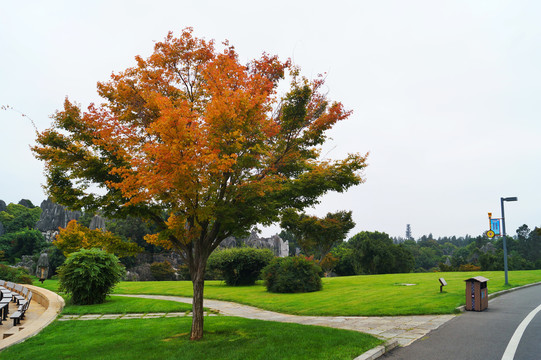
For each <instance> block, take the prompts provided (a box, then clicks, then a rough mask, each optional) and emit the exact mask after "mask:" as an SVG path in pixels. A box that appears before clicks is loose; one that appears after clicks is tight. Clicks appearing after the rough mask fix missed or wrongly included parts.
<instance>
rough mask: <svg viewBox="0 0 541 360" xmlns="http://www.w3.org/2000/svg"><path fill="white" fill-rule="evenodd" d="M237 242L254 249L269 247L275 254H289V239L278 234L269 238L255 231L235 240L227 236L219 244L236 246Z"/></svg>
mask: <svg viewBox="0 0 541 360" xmlns="http://www.w3.org/2000/svg"><path fill="white" fill-rule="evenodd" d="M238 243H244V244H246V246H248V247H252V248H255V249H270V250H271V251H272V252H273V253H274V255H275V256H279V257H286V256H288V255H289V241H287V240H286V241H284V240H282V238H281V237H280V236H278V235H273V236H271V237H270V238H260V237H259V236H258V235H257V233H256V232H255V231H253V232H252V233H251V234H250V236H248V237H247V238H246V239H242V240H240V241H237V240H236V239H235V238H234V237H228V238H226V239H225V240H224V241H222V243H221V244H220V246H221V247H224V248H232V247H236V246H237V244H238Z"/></svg>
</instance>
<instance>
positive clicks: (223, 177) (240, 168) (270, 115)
mask: <svg viewBox="0 0 541 360" xmlns="http://www.w3.org/2000/svg"><path fill="white" fill-rule="evenodd" d="M136 60H137V64H136V66H134V67H132V68H129V69H127V70H125V71H123V72H121V73H119V74H114V75H112V77H111V80H110V81H109V82H104V83H99V84H98V92H99V94H100V95H101V96H102V97H103V98H104V99H105V100H106V102H105V103H104V104H102V105H99V106H98V105H91V106H89V108H88V110H87V111H86V112H82V113H81V112H80V110H79V109H78V107H77V106H75V105H73V104H72V103H70V102H69V101H68V100H66V104H65V109H64V111H63V112H59V113H58V114H57V115H56V119H58V121H59V122H65V121H68V122H69V120H68V118H69V117H72V118H74V121H75V122H76V126H72V129H73V128H75V129H77V127H80V128H81V129H84V131H82V132H80V134H83V135H74V138H76V140H74V141H71V142H70V141H68V142H69V143H70V144H69V146H67V147H64V148H63V149H62V150H57V149H56V148H55V146H57V144H58V142H56V140H54V141H52V140H51V141H49V142H48V141H47V139H46V138H45V136H46V135H45V133H44V134H42V135H40V136H41V137H42V138H41V140H39V139H38V141H39V142H41V143H42V144H45V146H43V147H41V148H40V147H36V148H35V151H36V153H38V155H39V156H40V157H41V158H42V159H44V160H46V161H48V166H51V169H52V170H54V169H57V170H58V174H57V173H55V172H54V171H52V170H51V171H50V174H51V175H50V176H49V178H50V179H49V183H50V184H52V185H55V186H57V184H60V185H61V186H66V188H67V187H69V186H71V189H70V190H69V191H64V192H61V191H56V190H55V191H56V194H58V196H59V197H65V198H68V197H69V196H71V197H72V198H74V199H76V198H80V197H82V196H83V195H82V194H83V193H84V192H85V191H86V188H84V186H81V187H80V188H75V186H76V185H77V179H81V178H82V179H84V180H85V181H87V180H89V179H90V182H92V180H95V179H96V178H98V177H97V176H94V175H95V174H93V173H90V171H88V170H87V169H88V165H89V163H91V165H92V166H94V165H95V167H96V169H97V170H99V171H100V173H99V175H100V176H99V178H98V180H96V182H97V183H98V185H99V186H104V187H106V188H107V189H108V190H107V191H108V194H109V195H110V198H111V199H114V200H115V201H116V200H118V199H119V196H118V194H117V193H119V194H121V197H122V199H121V201H120V200H118V201H119V203H120V202H121V205H120V206H121V207H123V208H137V209H140V208H142V207H146V208H160V209H164V212H165V213H166V214H167V215H166V218H167V220H165V221H164V222H163V227H164V229H163V228H162V231H161V232H160V234H157V235H153V236H149V237H148V238H147V240H148V241H150V242H152V243H154V244H157V245H161V246H165V247H176V248H181V249H185V248H184V247H185V246H186V245H187V244H190V243H192V242H193V241H203V242H205V241H207V240H208V241H207V242H206V244H207V245H205V246H207V247H209V248H210V250H212V249H213V248H214V247H215V246H216V245H217V244H216V243H215V242H219V240H220V239H222V238H224V237H225V236H228V235H231V234H233V233H234V232H236V231H237V230H240V231H245V230H246V229H247V228H249V227H251V226H253V225H255V224H256V223H261V222H263V223H265V222H266V223H268V222H272V221H276V220H277V217H278V215H279V212H280V211H281V210H282V209H284V208H286V207H287V206H294V207H297V208H302V207H304V206H309V205H313V204H314V203H316V202H317V200H316V198H317V196H319V195H321V194H323V193H325V192H326V191H328V190H336V191H343V190H344V189H346V188H347V187H349V186H351V185H353V184H357V183H360V182H362V179H361V176H360V175H359V173H358V171H359V170H361V169H362V168H364V166H365V163H364V161H365V157H364V156H361V155H357V154H354V155H350V156H348V158H347V159H345V160H339V161H327V160H325V161H322V160H319V159H318V157H319V149H318V148H317V146H318V145H321V144H322V143H323V142H324V141H325V138H326V137H325V134H324V133H325V131H327V130H328V129H330V128H331V127H332V126H333V125H334V124H335V123H336V122H337V121H340V120H343V119H346V118H347V117H348V116H349V115H350V114H351V112H350V111H347V110H345V109H344V107H343V105H342V104H341V103H329V102H328V100H327V99H326V96H325V94H323V93H322V91H321V87H322V86H323V84H324V81H323V79H322V78H317V79H316V80H313V81H308V80H306V79H304V78H302V77H301V76H300V75H299V69H297V68H295V67H294V66H293V65H292V64H291V62H290V61H289V60H287V61H280V60H279V59H278V58H277V57H276V56H270V55H267V54H263V55H262V56H261V57H260V58H259V59H256V60H253V61H251V62H249V63H248V64H246V65H244V64H241V62H240V60H239V56H238V54H237V52H236V50H235V48H234V47H232V46H230V45H229V44H228V43H227V42H225V43H224V49H223V50H222V51H217V50H216V48H215V44H214V42H213V41H205V40H203V39H198V38H196V37H194V36H193V35H192V30H191V29H185V30H184V31H183V32H182V34H181V35H180V36H179V37H174V36H173V35H172V33H169V34H168V36H167V37H166V38H165V40H164V41H163V42H159V43H157V44H156V45H155V50H154V53H153V54H152V55H151V56H150V57H148V58H147V59H143V58H141V57H136ZM288 74H289V76H290V78H291V83H290V86H289V92H288V93H287V94H286V95H285V96H282V97H281V96H278V94H277V91H278V87H279V84H280V81H281V80H283V79H284V78H285V76H286V75H288ZM72 112H73V114H72ZM75 112H77V113H75ZM58 124H60V123H58ZM58 134H60V132H58ZM55 136H56V135H55ZM58 136H59V138H60V137H61V135H58ZM49 140H50V139H49ZM60 141H63V140H60ZM60 147H62V146H60ZM51 148H52V149H53V150H51ZM49 152H50V153H49ZM73 154H76V155H77V156H75V155H73ZM94 157H96V159H97V160H95V161H94V160H93V159H94ZM88 159H91V160H92V161H90V160H88ZM70 162H71V163H73V165H70ZM100 164H103V166H102V168H99V165H100ZM55 166H56V168H55ZM53 168H54V169H53ZM53 175H55V176H56V175H57V178H55V177H54V176H53ZM71 179H73V180H75V182H74V183H69V182H68V180H71ZM83 185H85V183H84V182H83ZM302 192H305V193H304V194H303V193H302ZM87 198H88V199H89V201H94V199H95V198H93V197H87ZM104 202H105V201H104ZM288 202H289V203H288ZM117 212H118V211H117ZM154 213H156V211H154ZM156 217H157V216H155V214H154V218H156ZM236 223H241V224H236ZM205 239H206V240H205Z"/></svg>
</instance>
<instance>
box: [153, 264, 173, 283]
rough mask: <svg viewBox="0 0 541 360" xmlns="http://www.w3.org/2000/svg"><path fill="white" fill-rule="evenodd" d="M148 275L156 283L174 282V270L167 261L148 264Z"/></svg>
mask: <svg viewBox="0 0 541 360" xmlns="http://www.w3.org/2000/svg"><path fill="white" fill-rule="evenodd" d="M150 273H151V274H152V276H153V277H154V279H156V280H158V281H166V280H176V279H177V277H176V275H175V269H173V267H172V266H171V263H169V261H167V260H166V261H164V262H155V263H152V264H150Z"/></svg>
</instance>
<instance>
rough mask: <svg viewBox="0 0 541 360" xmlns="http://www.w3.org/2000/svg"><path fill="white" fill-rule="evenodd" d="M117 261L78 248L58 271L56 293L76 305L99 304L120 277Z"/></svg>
mask: <svg viewBox="0 0 541 360" xmlns="http://www.w3.org/2000/svg"><path fill="white" fill-rule="evenodd" d="M124 273H125V269H124V266H122V264H120V263H119V261H118V258H117V257H116V256H115V255H113V254H109V253H107V252H105V251H103V250H100V249H90V250H87V249H81V250H80V251H77V252H74V253H72V254H70V255H69V256H68V258H67V259H66V261H65V262H64V265H62V266H61V267H60V268H59V271H58V278H59V282H60V290H61V291H65V292H66V293H67V294H70V295H71V301H72V303H73V304H77V305H91V304H101V303H103V302H104V301H105V297H106V296H107V294H108V293H109V292H111V290H112V289H113V287H114V286H115V285H116V284H117V283H118V282H119V281H120V280H121V279H122V277H123V276H124Z"/></svg>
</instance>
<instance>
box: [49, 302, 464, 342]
mask: <svg viewBox="0 0 541 360" xmlns="http://www.w3.org/2000/svg"><path fill="white" fill-rule="evenodd" d="M115 296H126V297H139V298H146V299H157V300H169V301H178V302H182V303H188V304H191V302H192V298H187V297H179V296H164V295H119V294H115ZM203 306H205V307H206V308H209V309H212V310H214V311H216V312H218V313H219V314H221V315H228V316H238V317H243V318H248V319H257V320H266V321H279V322H288V323H297V324H304V325H319V326H328V327H333V328H337V329H347V330H354V331H360V332H364V333H367V334H372V335H374V336H376V337H378V338H380V339H384V340H387V341H397V342H398V344H399V345H401V346H407V345H409V344H411V343H412V342H414V341H415V340H417V339H420V338H422V337H423V336H425V335H426V334H428V333H429V332H430V331H432V330H434V329H437V328H438V327H440V326H441V325H442V324H444V323H446V322H447V321H449V320H451V319H452V318H453V317H455V316H456V315H419V316H378V317H372V316H299V315H287V314H280V313H277V312H273V311H268V310H262V309H258V308H255V307H252V306H247V305H241V304H237V303H232V302H228V301H219V300H207V299H205V300H204V303H203ZM129 315H130V316H133V317H136V318H141V317H144V316H146V317H148V316H151V315H152V314H137V315H136V314H129ZM169 315H171V314H160V315H159V316H169ZM209 315H212V314H209ZM86 316H89V315H85V316H82V317H81V318H83V317H86ZM99 316H101V315H98V317H99ZM104 316H105V315H104ZM109 316H113V315H109ZM127 316H128V315H124V316H122V318H123V319H126V318H128V317H127ZM180 316H184V315H180ZM119 318H120V317H119ZM62 319H63V318H61V319H60V320H62ZM99 319H103V316H101V317H99ZM66 320H67V319H66ZM81 320H83V319H81Z"/></svg>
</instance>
